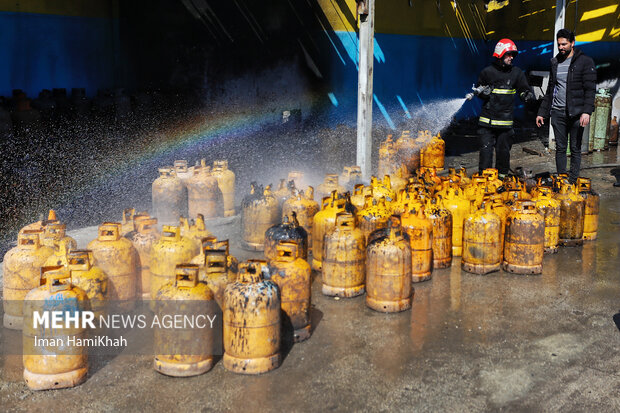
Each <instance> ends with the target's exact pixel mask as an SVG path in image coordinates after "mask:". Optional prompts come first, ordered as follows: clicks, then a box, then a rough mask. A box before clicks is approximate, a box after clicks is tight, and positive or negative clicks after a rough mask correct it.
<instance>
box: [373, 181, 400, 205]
mask: <svg viewBox="0 0 620 413" xmlns="http://www.w3.org/2000/svg"><path fill="white" fill-rule="evenodd" d="M369 194H370V195H372V197H373V199H376V200H377V201H378V200H379V199H381V198H385V201H386V203H389V202H392V201H395V200H396V193H395V192H394V191H393V190H392V180H391V179H390V176H389V175H385V176H384V177H383V180H378V179H377V178H376V177H374V176H371V177H370V193H369Z"/></svg>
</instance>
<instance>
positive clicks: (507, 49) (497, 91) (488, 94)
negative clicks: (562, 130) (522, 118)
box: [474, 39, 534, 176]
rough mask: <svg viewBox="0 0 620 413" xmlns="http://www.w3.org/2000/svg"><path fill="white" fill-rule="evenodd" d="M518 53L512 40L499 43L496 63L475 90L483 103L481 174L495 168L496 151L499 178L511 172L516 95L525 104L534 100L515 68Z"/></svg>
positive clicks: (480, 133) (487, 70)
mask: <svg viewBox="0 0 620 413" xmlns="http://www.w3.org/2000/svg"><path fill="white" fill-rule="evenodd" d="M517 53H518V52H517V46H516V45H515V44H514V42H513V41H512V40H510V39H502V40H500V41H499V42H498V43H497V45H496V46H495V51H494V52H493V57H494V58H495V61H494V62H493V64H492V65H490V66H487V67H485V68H484V69H483V70H482V72H480V76H479V77H478V83H477V85H476V87H475V88H474V94H476V95H477V96H478V97H480V98H481V99H482V100H483V101H484V103H483V105H482V112H481V114H480V117H479V118H478V125H479V126H480V128H479V129H478V135H479V136H480V143H481V148H480V161H479V164H478V169H479V172H482V170H483V169H486V168H490V167H491V166H492V162H493V149H495V158H496V159H495V167H496V168H497V170H498V172H499V174H500V175H501V176H503V175H506V174H508V172H510V148H511V147H512V137H513V136H514V131H513V129H512V126H513V112H514V101H515V94H517V93H518V94H519V96H520V97H521V99H522V100H523V101H524V102H525V103H528V102H530V101H531V100H533V99H534V94H533V93H532V91H531V89H530V86H529V84H528V83H527V80H526V78H525V75H524V74H523V71H521V69H519V68H518V67H515V66H513V65H512V61H513V59H514V57H515V56H516V55H517Z"/></svg>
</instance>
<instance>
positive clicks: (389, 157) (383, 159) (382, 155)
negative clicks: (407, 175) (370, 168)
mask: <svg viewBox="0 0 620 413" xmlns="http://www.w3.org/2000/svg"><path fill="white" fill-rule="evenodd" d="M399 165H400V161H399V159H398V150H397V149H396V145H395V144H394V141H393V140H392V135H388V136H387V138H386V139H385V141H383V142H381V145H380V146H379V166H378V168H377V175H379V176H384V175H391V174H392V173H394V172H395V171H396V169H397V168H398V166H399Z"/></svg>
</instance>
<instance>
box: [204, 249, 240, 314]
mask: <svg viewBox="0 0 620 413" xmlns="http://www.w3.org/2000/svg"><path fill="white" fill-rule="evenodd" d="M204 254H205V255H204V256H205V259H204V263H203V267H202V268H200V273H199V275H200V276H199V279H200V280H201V281H203V282H205V283H206V284H207V285H208V286H209V288H210V289H211V291H213V294H214V296H215V300H216V301H217V303H218V304H219V305H220V306H223V305H224V290H225V289H226V286H227V285H228V284H230V283H234V282H235V281H237V273H236V272H233V270H232V269H231V268H230V267H229V260H228V254H227V252H226V250H225V249H211V250H206V251H205V252H204ZM196 265H197V264H196Z"/></svg>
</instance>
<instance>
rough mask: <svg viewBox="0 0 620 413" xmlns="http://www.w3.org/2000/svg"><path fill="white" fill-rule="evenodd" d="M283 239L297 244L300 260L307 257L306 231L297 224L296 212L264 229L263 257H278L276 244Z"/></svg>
mask: <svg viewBox="0 0 620 413" xmlns="http://www.w3.org/2000/svg"><path fill="white" fill-rule="evenodd" d="M283 241H291V242H294V243H295V244H296V245H299V256H300V258H301V259H302V260H307V259H308V233H307V232H306V230H305V229H304V228H303V227H302V226H300V225H299V222H298V221H297V214H295V213H294V212H293V213H292V214H291V219H290V220H289V218H288V217H286V216H285V217H283V218H282V223H281V224H279V225H274V226H273V227H271V228H269V229H268V230H267V231H265V258H267V260H268V261H271V260H275V259H276V257H278V251H277V249H278V244H279V243H280V242H283Z"/></svg>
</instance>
